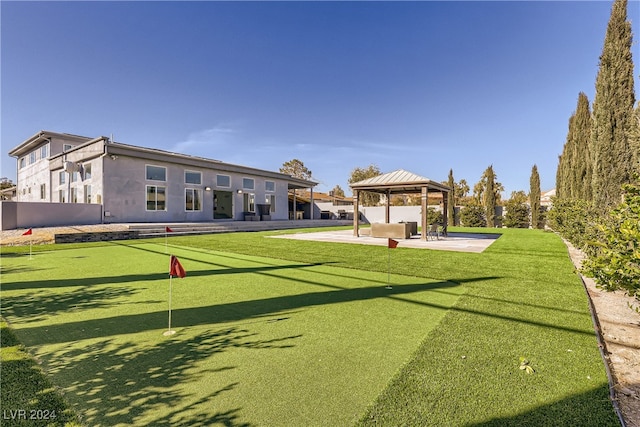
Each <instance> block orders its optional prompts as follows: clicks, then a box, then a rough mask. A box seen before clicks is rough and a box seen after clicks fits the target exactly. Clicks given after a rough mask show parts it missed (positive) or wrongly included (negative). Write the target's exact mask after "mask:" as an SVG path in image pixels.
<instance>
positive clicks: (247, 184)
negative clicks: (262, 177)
mask: <svg viewBox="0 0 640 427" xmlns="http://www.w3.org/2000/svg"><path fill="white" fill-rule="evenodd" d="M242 188H244V189H245V190H253V189H254V188H255V182H254V181H253V178H242Z"/></svg>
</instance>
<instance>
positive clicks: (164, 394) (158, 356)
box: [47, 327, 300, 427]
mask: <svg viewBox="0 0 640 427" xmlns="http://www.w3.org/2000/svg"><path fill="white" fill-rule="evenodd" d="M299 337H300V335H295V336H286V337H281V338H275V339H269V340H263V339H260V338H259V336H258V334H257V333H252V332H250V331H249V330H247V329H242V328H239V327H232V328H226V329H222V330H217V331H207V332H203V333H201V334H198V335H196V336H194V337H191V338H188V339H180V337H179V336H178V335H174V336H173V337H172V338H171V339H162V338H160V339H162V341H161V342H159V343H157V344H155V345H153V346H148V345H142V346H138V345H136V343H134V342H126V343H121V342H120V343H116V342H115V341H114V340H113V339H107V340H103V341H100V342H96V343H92V344H90V345H87V346H84V347H82V348H79V347H75V348H72V349H68V348H65V349H61V350H58V351H54V352H52V353H51V354H48V355H47V370H48V372H49V373H50V374H51V375H53V377H54V380H55V381H56V383H58V384H60V385H62V386H63V387H64V389H65V392H66V394H67V396H68V398H69V400H70V401H72V402H73V404H74V405H75V406H76V408H77V409H78V412H79V413H81V414H82V418H83V422H84V423H86V424H87V425H116V424H128V425H154V426H174V425H189V426H203V427H204V426H210V425H213V424H216V423H222V424H224V425H227V426H248V425H249V424H247V423H243V422H240V412H241V409H242V408H231V409H230V408H225V407H221V406H219V405H218V406H217V405H216V403H217V401H216V398H217V397H218V396H221V395H223V394H225V393H228V392H231V391H233V390H234V389H235V388H236V387H237V386H238V384H239V383H238V382H234V381H230V380H229V379H228V378H229V377H228V375H224V376H222V377H218V374H221V373H223V372H226V371H229V370H233V369H236V368H237V366H225V365H224V364H216V363H215V355H216V354H220V353H223V352H226V351H229V350H232V349H236V348H243V349H251V350H262V349H285V348H289V347H293V345H294V340H295V339H297V338H299ZM201 362H204V363H205V364H206V365H207V366H211V367H210V368H204V367H202V366H201V365H199V364H200V363H201ZM225 378H226V379H225ZM208 384H217V385H216V386H215V387H211V391H208V392H207V391H204V392H202V393H199V392H201V391H202V390H203V389H204V390H206V386H208ZM190 390H194V391H190ZM202 394H204V396H203V397H202Z"/></svg>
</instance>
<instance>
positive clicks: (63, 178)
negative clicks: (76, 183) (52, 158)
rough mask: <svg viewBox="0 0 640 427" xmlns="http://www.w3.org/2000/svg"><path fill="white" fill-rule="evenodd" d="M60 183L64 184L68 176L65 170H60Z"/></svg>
mask: <svg viewBox="0 0 640 427" xmlns="http://www.w3.org/2000/svg"><path fill="white" fill-rule="evenodd" d="M59 176H60V184H64V183H65V182H66V176H67V174H66V173H65V172H64V171H60V174H59Z"/></svg>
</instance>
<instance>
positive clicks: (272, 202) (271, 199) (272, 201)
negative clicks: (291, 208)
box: [266, 194, 276, 212]
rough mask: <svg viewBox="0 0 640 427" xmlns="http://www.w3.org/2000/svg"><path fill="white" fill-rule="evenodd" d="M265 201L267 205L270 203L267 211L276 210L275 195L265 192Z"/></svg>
mask: <svg viewBox="0 0 640 427" xmlns="http://www.w3.org/2000/svg"><path fill="white" fill-rule="evenodd" d="M266 202H267V204H268V205H271V207H269V212H275V211H276V195H275V194H267V200H266Z"/></svg>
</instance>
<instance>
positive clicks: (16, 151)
mask: <svg viewBox="0 0 640 427" xmlns="http://www.w3.org/2000/svg"><path fill="white" fill-rule="evenodd" d="M51 138H61V139H66V140H70V141H74V142H80V143H85V142H87V141H90V140H91V138H89V137H86V136H80V135H72V134H70V133H59V132H52V131H48V130H41V131H40V132H37V133H35V134H34V135H33V136H31V137H29V138H27V139H26V140H24V141H23V142H22V143H21V144H20V145H18V146H16V147H14V148H12V149H11V150H10V151H9V156H11V157H16V158H17V157H20V156H22V155H23V154H25V153H27V152H28V151H30V150H32V149H33V148H34V146H37V145H38V144H40V143H41V142H43V141H46V140H49V139H51Z"/></svg>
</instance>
